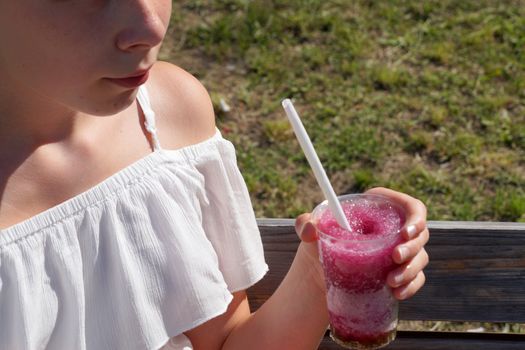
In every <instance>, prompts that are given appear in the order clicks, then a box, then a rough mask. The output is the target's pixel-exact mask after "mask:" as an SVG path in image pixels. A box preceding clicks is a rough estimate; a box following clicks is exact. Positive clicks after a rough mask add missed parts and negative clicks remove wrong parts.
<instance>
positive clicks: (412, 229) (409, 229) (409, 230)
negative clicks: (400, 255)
mask: <svg viewBox="0 0 525 350" xmlns="http://www.w3.org/2000/svg"><path fill="white" fill-rule="evenodd" d="M407 234H408V237H409V238H414V236H415V235H416V225H409V226H407Z"/></svg>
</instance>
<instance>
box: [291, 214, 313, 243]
mask: <svg viewBox="0 0 525 350" xmlns="http://www.w3.org/2000/svg"><path fill="white" fill-rule="evenodd" d="M310 219H311V214H310V213H304V214H301V215H299V216H298V217H297V219H295V232H296V233H297V235H298V236H299V238H300V239H301V241H303V242H314V241H316V240H317V230H316V229H315V226H314V224H313V223H312V222H311V221H310Z"/></svg>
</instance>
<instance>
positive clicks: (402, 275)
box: [387, 249, 428, 288]
mask: <svg viewBox="0 0 525 350" xmlns="http://www.w3.org/2000/svg"><path fill="white" fill-rule="evenodd" d="M427 265H428V253H427V251H426V250H425V249H422V250H421V252H419V254H417V255H416V256H415V257H414V259H412V260H410V261H409V262H408V263H406V264H404V265H403V266H401V267H398V268H396V269H395V270H393V271H391V272H390V273H389V274H388V277H387V283H388V285H389V286H390V287H392V288H397V287H401V286H403V285H406V284H408V283H410V282H411V281H413V280H414V279H415V278H416V277H417V276H418V274H419V273H420V272H421V271H422V270H423V269H424V268H425V267H426V266H427Z"/></svg>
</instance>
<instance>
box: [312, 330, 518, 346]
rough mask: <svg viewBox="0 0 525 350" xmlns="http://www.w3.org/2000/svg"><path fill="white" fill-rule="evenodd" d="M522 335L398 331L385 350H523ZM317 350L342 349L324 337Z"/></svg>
mask: <svg viewBox="0 0 525 350" xmlns="http://www.w3.org/2000/svg"><path fill="white" fill-rule="evenodd" d="M524 348H525V335H524V334H494V333H453V332H407V331H399V332H398V334H397V337H396V339H395V340H394V341H393V342H392V343H390V344H389V345H388V346H386V347H384V349H385V350H421V349H425V350H477V349H483V350H523V349H524ZM318 349H319V350H341V349H342V348H341V347H340V346H339V345H337V344H335V343H334V342H333V341H331V340H330V338H329V337H328V336H326V337H325V338H324V339H323V341H322V343H321V345H320V346H319V348H318Z"/></svg>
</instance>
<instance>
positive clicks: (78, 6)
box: [0, 0, 172, 115]
mask: <svg viewBox="0 0 525 350" xmlns="http://www.w3.org/2000/svg"><path fill="white" fill-rule="evenodd" d="M171 1H172V0H7V1H1V2H0V46H1V48H0V74H1V76H2V80H3V82H2V83H1V85H0V91H2V90H4V91H5V89H6V87H7V89H8V90H9V91H11V92H16V93H20V94H23V95H22V96H28V97H31V96H33V97H36V98H38V99H43V100H45V101H53V102H56V103H58V104H59V105H63V106H65V107H67V108H68V109H71V110H74V111H81V112H84V113H88V114H93V115H109V114H114V113H117V112H118V111H121V110H123V109H124V108H125V107H127V106H129V105H130V104H131V103H132V102H133V100H134V98H135V94H136V87H123V86H121V85H119V84H116V83H115V82H114V81H112V80H111V78H126V77H130V76H134V75H137V74H138V73H143V72H144V70H146V69H148V68H150V67H151V66H152V65H153V63H154V62H155V61H156V59H157V54H158V51H159V48H160V44H161V42H162V39H163V38H164V35H165V34H166V30H167V27H168V24H169V18H170V14H171ZM2 85H3V86H2Z"/></svg>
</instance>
